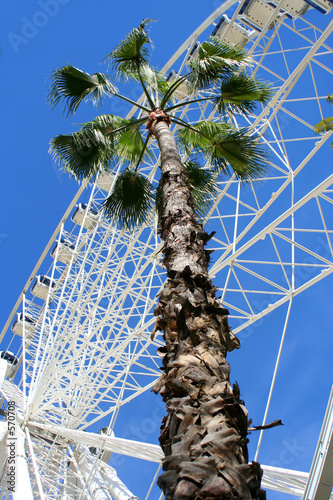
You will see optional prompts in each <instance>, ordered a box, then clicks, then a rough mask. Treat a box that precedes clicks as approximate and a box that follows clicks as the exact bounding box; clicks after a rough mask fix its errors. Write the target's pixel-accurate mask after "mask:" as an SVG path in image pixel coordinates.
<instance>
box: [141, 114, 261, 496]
mask: <svg viewBox="0 0 333 500" xmlns="http://www.w3.org/2000/svg"><path fill="white" fill-rule="evenodd" d="M151 130H152V133H153V134H154V135H155V137H156V139H157V141H158V144H159V147H160V152H161V178H162V204H163V208H162V220H161V237H162V239H163V240H164V264H165V266H166V269H167V276H168V278H167V281H166V283H165V286H164V288H163V290H162V292H161V294H160V298H159V304H158V306H157V307H156V309H155V315H156V316H158V318H157V321H156V325H155V329H154V330H155V331H156V330H161V331H162V332H163V337H164V339H165V348H160V349H159V354H160V356H161V357H163V367H164V371H163V374H162V376H161V377H160V379H159V380H158V382H157V383H156V385H155V387H154V391H155V392H156V393H157V392H158V393H160V394H161V395H162V397H163V400H164V401H165V402H166V407H167V413H168V414H167V416H166V417H165V418H164V419H163V421H162V426H161V436H160V444H161V447H162V449H163V451H164V453H165V459H164V460H163V470H164V472H163V473H162V475H161V476H160V478H159V480H158V484H159V486H160V487H161V489H162V490H163V492H164V494H165V498H166V500H171V499H172V500H180V499H182V500H183V499H195V500H201V499H242V500H247V499H259V498H260V499H261V498H265V496H264V492H262V491H261V490H260V478H261V475H262V471H261V469H260V466H259V464H257V463H252V464H248V463H247V462H248V453H247V441H248V440H247V429H248V419H247V410H246V408H245V406H244V404H243V401H241V400H240V399H239V389H238V386H237V384H235V385H234V387H232V386H231V384H230V382H229V373H230V368H229V365H228V363H227V362H226V359H225V358H226V353H227V351H232V350H233V349H235V348H238V347H239V342H238V339H237V338H236V337H235V336H234V335H233V334H232V332H231V331H230V328H229V325H228V320H227V314H228V311H227V310H226V309H224V308H223V306H222V305H221V302H220V301H219V300H218V299H217V298H216V297H215V292H216V288H215V287H214V286H213V284H212V282H211V280H210V279H209V277H208V264H209V253H210V252H209V251H207V250H205V248H204V247H205V244H206V243H207V241H208V240H209V235H208V234H207V233H206V232H205V231H204V230H203V229H202V226H201V225H200V223H199V222H198V220H197V217H196V214H195V210H194V207H193V202H192V197H191V193H190V188H189V184H188V179H187V176H186V172H185V170H184V168H183V166H182V163H181V159H180V156H179V153H178V150H177V146H176V143H175V141H174V138H173V135H172V133H171V131H170V130H169V127H168V124H167V123H166V122H165V121H163V120H162V121H158V120H157V121H155V123H153V126H152V129H151Z"/></svg>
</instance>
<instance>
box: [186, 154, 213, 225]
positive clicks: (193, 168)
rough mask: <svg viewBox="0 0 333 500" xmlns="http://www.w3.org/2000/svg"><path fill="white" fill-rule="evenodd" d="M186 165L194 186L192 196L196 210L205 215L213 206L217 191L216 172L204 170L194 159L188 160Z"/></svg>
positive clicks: (190, 180)
mask: <svg viewBox="0 0 333 500" xmlns="http://www.w3.org/2000/svg"><path fill="white" fill-rule="evenodd" d="M184 167H185V169H186V172H187V175H188V180H189V182H190V184H191V186H192V188H193V191H192V196H193V200H194V205H195V208H196V212H197V213H198V214H199V215H201V216H204V215H206V213H207V212H208V210H209V209H210V207H211V206H212V202H213V197H214V196H216V193H217V185H216V181H215V178H214V174H213V172H211V171H210V170H204V169H203V168H202V167H201V165H200V163H197V162H195V161H192V160H189V161H186V162H185V163H184Z"/></svg>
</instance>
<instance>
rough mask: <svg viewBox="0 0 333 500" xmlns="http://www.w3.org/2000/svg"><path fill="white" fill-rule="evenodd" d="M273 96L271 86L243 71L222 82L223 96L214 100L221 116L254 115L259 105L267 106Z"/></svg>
mask: <svg viewBox="0 0 333 500" xmlns="http://www.w3.org/2000/svg"><path fill="white" fill-rule="evenodd" d="M271 95H272V91H271V90H270V88H269V86H268V85H267V84H265V83H263V82H261V81H259V80H255V79H254V78H252V77H249V76H248V75H246V73H245V72H244V71H243V72H241V73H238V74H237V73H236V74H234V75H232V76H231V77H229V78H226V79H223V80H222V82H221V94H220V95H219V96H217V97H215V98H214V100H213V101H214V104H215V106H216V107H217V109H218V111H219V113H220V114H224V113H226V112H228V111H229V112H231V113H232V114H233V113H237V112H240V113H244V114H247V113H252V112H253V111H254V109H255V108H256V105H257V103H259V102H260V103H262V104H266V103H267V102H268V101H269V99H270V97H271Z"/></svg>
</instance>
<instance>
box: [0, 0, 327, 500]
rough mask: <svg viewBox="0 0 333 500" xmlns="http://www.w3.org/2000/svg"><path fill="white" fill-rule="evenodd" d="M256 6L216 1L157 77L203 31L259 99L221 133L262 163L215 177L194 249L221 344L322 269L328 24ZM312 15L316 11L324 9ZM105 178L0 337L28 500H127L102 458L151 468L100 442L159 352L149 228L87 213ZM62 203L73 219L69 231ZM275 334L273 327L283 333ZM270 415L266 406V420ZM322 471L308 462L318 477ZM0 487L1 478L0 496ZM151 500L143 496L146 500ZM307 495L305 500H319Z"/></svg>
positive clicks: (202, 110)
mask: <svg viewBox="0 0 333 500" xmlns="http://www.w3.org/2000/svg"><path fill="white" fill-rule="evenodd" d="M263 5H265V2H263V1H261V0H252V1H250V2H240V3H237V2H236V1H235V0H229V1H227V2H225V3H224V4H222V5H221V6H220V7H219V8H218V9H216V11H215V12H214V13H213V14H212V15H211V16H210V17H209V18H208V19H207V20H206V21H204V22H203V23H202V24H201V26H199V28H198V29H197V30H196V31H195V32H194V33H193V34H192V35H191V37H189V39H188V40H186V41H185V42H184V44H183V45H182V46H181V47H180V49H179V50H178V51H177V52H176V53H175V54H174V56H173V57H172V58H171V59H170V61H169V62H168V63H167V64H166V65H165V66H164V68H163V71H164V72H165V73H166V74H168V73H169V71H170V70H171V69H175V70H176V72H178V73H180V72H181V71H182V69H183V68H184V66H185V64H186V61H188V58H189V57H191V53H192V55H193V50H195V41H196V40H197V39H199V40H201V39H205V37H206V36H207V35H209V34H210V33H211V32H212V30H213V29H215V30H216V34H217V36H222V37H223V38H224V39H225V40H229V41H230V40H233V39H234V38H233V37H236V38H237V37H241V39H242V41H243V42H244V43H246V48H247V49H248V50H249V52H250V54H251V57H252V59H253V65H252V71H253V74H254V75H256V76H257V77H260V78H261V79H263V80H266V81H270V82H272V84H273V87H274V91H275V93H274V97H273V98H272V100H271V101H270V103H269V104H268V105H267V106H266V107H264V108H262V109H259V111H258V112H257V113H256V114H253V115H252V116H251V117H250V118H247V119H245V118H244V116H242V115H238V116H236V117H234V118H232V119H233V122H234V125H236V126H244V125H246V126H249V127H250V128H251V129H252V130H253V131H255V132H257V133H259V134H260V137H261V141H262V143H263V144H264V145H265V146H266V148H267V150H268V151H270V168H269V171H268V173H266V174H263V176H262V178H258V179H256V180H255V181H253V182H251V183H249V184H248V185H247V186H245V187H244V186H241V185H240V183H239V181H238V180H237V179H236V178H235V177H234V176H233V177H230V178H222V179H219V181H218V193H217V197H216V199H214V200H213V202H212V206H211V210H210V212H209V214H208V215H207V228H208V231H215V235H214V237H213V238H212V239H211V240H210V243H209V248H210V249H212V250H214V254H213V256H214V262H213V265H212V266H211V275H212V277H213V278H214V283H215V284H216V285H218V286H219V287H220V289H221V294H222V301H223V303H224V305H225V306H226V307H228V309H229V311H230V316H229V317H230V322H231V323H232V326H233V330H234V332H235V333H236V334H237V333H238V334H239V333H240V332H242V331H244V330H245V329H246V328H247V327H249V326H251V325H253V324H254V323H255V322H257V321H258V320H260V319H262V318H264V317H266V316H267V315H268V314H269V313H270V312H272V311H273V310H275V309H277V308H279V307H280V306H281V305H283V304H289V306H290V307H292V306H291V304H292V301H293V298H294V297H296V296H297V295H299V294H301V292H303V291H305V290H307V289H309V288H310V287H312V286H313V285H314V284H316V283H318V282H319V281H321V280H322V279H323V278H325V277H327V276H329V275H330V274H331V273H332V271H333V246H332V245H333V242H332V235H333V175H332V174H331V169H330V165H331V164H332V161H331V160H329V156H328V154H329V152H328V149H329V143H330V142H331V141H332V134H331V133H327V134H325V135H322V136H315V135H314V132H313V125H314V124H313V123H312V121H311V116H312V112H313V109H316V111H317V115H318V116H319V119H320V117H321V118H323V117H324V116H325V113H326V112H327V111H326V110H327V108H326V107H325V102H326V96H327V95H328V94H329V93H331V92H332V85H331V82H332V72H333V70H332V67H333V64H332V62H333V51H332V48H331V47H330V44H331V45H332V36H331V34H332V31H333V24H332V21H331V20H330V19H331V17H330V16H329V15H328V16H327V20H328V21H327V27H326V28H325V29H324V30H322V29H320V28H318V27H317V26H315V25H314V24H312V17H311V10H308V11H307V12H306V13H305V14H304V17H303V15H300V14H301V13H304V12H305V11H306V5H307V4H305V3H304V2H302V1H300V0H293V1H289V2H286V1H284V0H282V1H280V2H277V1H276V2H270V3H269V4H268V3H267V5H269V9H268V14H267V15H266V17H263V19H259V18H258V17H255V14H254V13H256V12H257V10H256V9H258V8H259V7H262V6H263ZM318 6H319V7H320V8H321V9H323V10H325V9H326V10H327V11H329V10H330V9H331V4H330V3H329V2H327V1H326V0H321V1H320V2H319V1H318ZM259 11H260V10H259ZM221 16H225V17H224V18H222V17H221ZM227 16H228V17H227ZM219 20H220V21H221V22H219ZM223 22H224V24H223ZM254 22H255V23H257V24H255V26H253V23H254ZM217 23H218V24H217ZM237 40H238V38H237ZM329 78H330V79H331V80H329ZM179 97H180V98H181V95H180V96H179ZM310 111H311V113H310ZM131 113H132V114H133V113H134V110H133V111H132V112H131ZM180 116H181V117H182V118H183V119H186V120H189V121H197V120H198V119H202V118H207V117H210V119H213V120H217V119H218V117H217V116H216V115H215V114H214V110H213V108H212V106H211V105H201V103H198V104H197V105H190V106H186V107H184V108H181V114H180ZM318 121H319V120H318ZM151 151H152V154H153V160H152V161H150V162H147V163H146V164H145V165H144V168H143V173H144V174H145V175H146V176H147V177H148V178H149V179H150V180H151V181H152V182H153V183H155V185H156V182H157V180H158V168H157V167H158V151H157V148H156V145H155V144H154V143H152V144H151ZM325 162H326V164H325ZM318 165H320V168H319V167H318ZM120 168H121V165H118V166H117V168H116V169H115V171H114V172H113V175H109V176H108V175H100V176H99V178H98V179H97V180H96V182H95V183H94V184H89V185H87V184H85V185H84V186H83V187H82V188H80V190H79V191H78V194H77V196H76V197H75V199H74V200H73V202H72V204H71V206H70V207H69V209H68V210H67V211H66V213H65V216H64V218H63V219H62V221H61V222H60V223H59V226H58V228H57V229H56V231H55V233H54V235H53V237H52V239H51V241H50V243H49V244H48V246H47V247H46V249H45V252H44V253H43V255H42V257H41V259H40V260H39V261H38V265H37V266H36V267H35V269H34V271H33V273H32V276H31V277H30V278H29V280H28V283H27V285H26V286H25V287H24V290H23V292H22V295H21V297H20V299H19V300H18V302H17V304H16V306H15V308H14V310H13V312H12V314H11V316H10V318H9V319H8V321H7V323H6V326H5V328H4V330H3V332H2V334H1V341H2V344H1V345H2V350H3V351H7V352H8V351H14V353H15V356H16V357H17V358H18V363H17V365H16V368H17V369H16V376H15V377H14V376H13V377H11V379H10V380H8V379H7V380H5V381H4V383H3V385H2V389H1V391H2V395H3V399H4V400H6V401H9V400H14V401H15V402H16V407H17V409H18V412H19V413H18V418H19V423H20V425H21V426H22V428H24V429H25V432H26V455H27V457H28V462H29V470H30V477H31V485H32V490H33V493H34V498H36V499H39V498H40V499H45V500H47V499H61V500H64V499H65V498H66V499H67V498H71V499H74V500H79V499H86V498H87V499H88V498H112V495H113V496H114V497H115V498H119V499H122V498H135V497H134V496H132V497H131V496H130V495H131V493H130V492H129V493H124V492H126V491H128V490H127V489H126V486H125V485H123V486H121V482H119V483H117V484H118V486H119V485H120V486H119V488H120V490H121V491H120V490H119V491H118V490H117V491H118V493H114V491H115V490H112V488H113V487H114V488H116V486H114V484H115V483H112V485H113V486H112V485H111V486H110V484H108V485H107V481H106V477H107V476H110V474H111V476H112V474H114V481H116V482H117V479H116V475H115V473H113V472H112V471H111V467H110V466H108V465H107V464H106V463H105V461H104V460H103V457H104V458H105V456H106V455H105V452H107V451H108V452H113V453H118V454H123V455H128V456H131V457H137V458H140V459H144V460H149V461H152V462H155V461H156V462H158V461H159V460H160V458H161V453H160V450H159V447H158V446H157V445H154V444H146V443H140V442H139V441H134V440H129V439H123V438H117V437H114V436H113V435H112V433H111V432H112V430H113V429H114V427H115V425H116V421H117V418H118V415H120V412H121V411H122V409H123V408H124V407H125V406H129V407H130V405H128V404H129V403H131V402H133V400H134V399H135V398H138V397H139V396H140V395H142V394H143V393H145V392H146V391H147V390H149V389H151V388H152V386H153V385H154V383H155V381H156V378H157V377H158V376H159V374H160V369H159V366H160V362H159V358H158V356H157V354H156V350H157V348H158V347H159V346H161V345H162V339H161V337H159V336H157V337H156V338H155V339H154V340H151V336H150V334H151V331H152V328H153V325H154V322H155V318H154V314H153V311H154V308H155V305H156V295H157V293H158V292H159V290H160V288H161V286H162V284H163V282H164V279H165V272H164V270H163V268H162V266H161V242H160V240H159V237H158V234H157V221H156V218H155V216H154V215H152V216H151V219H150V220H149V221H148V223H147V224H146V225H143V226H140V227H138V228H137V229H136V230H133V231H131V232H126V231H123V230H119V228H117V227H116V226H114V225H112V224H110V222H109V221H107V220H105V219H104V218H103V216H102V215H99V216H96V214H95V213H94V210H95V209H96V208H97V207H98V206H99V204H100V203H101V202H102V201H103V200H104V198H105V196H106V195H107V193H108V192H109V191H110V190H111V189H112V183H113V181H114V179H115V177H116V175H117V173H118V172H119V169H120ZM76 203H85V207H84V209H82V206H83V205H81V208H80V210H81V212H80V217H79V219H77V218H76V219H74V221H73V220H72V219H71V218H70V215H71V213H72V209H73V207H74V205H75V204H76ZM91 210H93V211H91ZM75 221H76V222H78V221H79V223H78V224H76V223H75ZM51 250H52V257H51V256H50V251H51ZM37 274H38V275H40V276H44V277H47V280H48V281H47V280H44V281H43V280H39V282H38V286H41V287H42V288H41V289H40V295H39V296H38V295H36V293H35V292H33V281H34V277H35V275H37ZM45 283H47V284H45ZM35 286H37V283H36V285H35ZM43 286H44V288H43ZM32 292H33V293H35V295H34V294H33V293H32ZM41 297H43V299H42V298H41ZM16 310H18V311H19V312H20V313H22V314H21V316H20V317H18V318H17V321H16V326H15V327H14V331H16V334H14V333H13V332H12V331H11V329H10V326H12V322H13V319H14V317H15V313H16ZM287 323H288V318H287V319H286V323H285V328H286V325H287ZM284 331H285V330H284ZM283 335H284V334H283ZM283 338H284V337H283V336H282V341H281V348H282V344H283ZM280 351H281V350H280ZM280 354H281V352H279V355H278V360H277V363H276V367H275V368H276V370H277V369H278V366H279V360H280ZM276 370H275V373H276ZM274 380H275V377H273V381H272V390H273V387H274ZM271 392H272V391H270V395H271ZM269 403H270V397H269V399H268V404H267V408H266V409H267V410H268V407H269ZM133 406H134V404H133ZM266 415H267V411H266V414H265V418H266ZM329 418H332V410H330V411H329V412H328V416H327V419H329ZM96 426H97V427H106V428H107V429H108V430H107V433H106V434H105V435H101V434H97V433H95V432H93V430H95V429H96ZM259 447H260V442H259ZM259 447H258V451H259ZM91 450H93V451H91ZM101 450H104V455H103V454H102V453H101ZM318 453H320V448H319V451H318ZM327 457H331V451H330V452H329V453H327ZM330 466H331V465H330V463H329V462H328V461H325V460H324V461H322V462H321V467H322V468H323V470H324V471H327V468H328V467H330ZM263 469H264V478H263V485H264V487H265V488H268V489H272V490H277V491H280V492H283V493H290V494H294V495H298V496H302V495H303V493H304V491H306V492H308V491H310V489H311V488H312V487H313V486H314V484H315V482H316V481H317V482H318V477H319V476H320V474H319V471H318V469H314V470H313V469H312V470H311V471H310V474H308V473H301V472H298V471H291V470H286V469H282V468H277V467H269V466H263ZM318 474H319V475H318ZM320 477H321V476H320ZM155 479H156V477H155V478H154V481H155ZM319 481H320V479H319ZM5 484H6V477H5V473H4V474H3V477H2V482H1V485H2V486H1V488H2V490H1V491H2V495H3V497H2V498H6V493H5ZM110 488H111V489H110ZM147 489H148V487H147ZM151 490H152V488H149V491H148V493H147V497H146V498H147V499H148V497H149V498H153V496H150V492H151ZM97 491H98V493H97ZM123 493H124V495H125V496H124V497H122V496H121V495H122V494H123ZM98 495H101V496H100V497H99V496H98ZM115 495H116V496H115ZM126 495H127V497H126ZM311 495H312V493H311V494H310V493H309V494H308V493H307V494H306V496H305V497H304V498H309V499H311V500H314V499H315V498H316V500H317V499H318V500H319V498H321V497H314V496H313V497H312V496H311ZM327 498H329V496H328V497H327Z"/></svg>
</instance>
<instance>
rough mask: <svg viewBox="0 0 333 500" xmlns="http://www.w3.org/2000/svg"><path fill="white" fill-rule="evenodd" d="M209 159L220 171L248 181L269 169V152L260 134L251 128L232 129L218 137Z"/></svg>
mask: <svg viewBox="0 0 333 500" xmlns="http://www.w3.org/2000/svg"><path fill="white" fill-rule="evenodd" d="M209 161H210V162H211V164H212V166H213V167H214V168H216V170H217V171H218V172H219V173H222V172H226V173H230V168H229V165H230V167H231V170H232V171H233V172H234V173H235V174H236V176H237V177H238V178H239V179H241V180H243V181H245V182H247V181H251V180H252V179H257V178H259V177H260V176H261V175H262V173H263V172H264V171H265V170H266V169H267V153H266V151H265V149H264V146H263V145H262V144H260V143H259V136H258V135H249V130H248V129H247V128H243V129H241V130H230V131H229V132H227V133H225V134H223V135H221V136H220V137H219V138H216V139H215V141H214V143H213V145H212V148H211V151H210V153H209Z"/></svg>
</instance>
